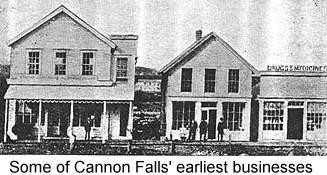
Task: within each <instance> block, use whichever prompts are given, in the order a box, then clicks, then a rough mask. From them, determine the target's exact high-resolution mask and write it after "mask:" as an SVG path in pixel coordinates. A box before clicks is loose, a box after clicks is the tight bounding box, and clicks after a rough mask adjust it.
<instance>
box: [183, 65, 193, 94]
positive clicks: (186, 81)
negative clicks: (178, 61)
mask: <svg viewBox="0 0 327 175" xmlns="http://www.w3.org/2000/svg"><path fill="white" fill-rule="evenodd" d="M181 91H182V92H191V91H192V69H191V68H183V69H182V77H181Z"/></svg>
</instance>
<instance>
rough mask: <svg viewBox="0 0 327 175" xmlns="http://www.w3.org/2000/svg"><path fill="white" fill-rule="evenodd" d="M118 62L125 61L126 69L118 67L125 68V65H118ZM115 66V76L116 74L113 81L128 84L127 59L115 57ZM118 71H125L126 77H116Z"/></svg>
mask: <svg viewBox="0 0 327 175" xmlns="http://www.w3.org/2000/svg"><path fill="white" fill-rule="evenodd" d="M119 60H126V68H121V67H119V66H122V67H125V65H119ZM115 61H116V64H115V68H116V69H115V74H116V78H115V81H116V82H128V72H129V71H128V62H129V58H128V57H125V56H120V57H116V59H115ZM118 71H125V74H126V76H118Z"/></svg>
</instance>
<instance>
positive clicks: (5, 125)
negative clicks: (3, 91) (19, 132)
mask: <svg viewBox="0 0 327 175" xmlns="http://www.w3.org/2000/svg"><path fill="white" fill-rule="evenodd" d="M7 123H8V100H7V99H6V101H5V124H4V127H3V128H4V136H3V141H4V142H5V143H6V142H7Z"/></svg>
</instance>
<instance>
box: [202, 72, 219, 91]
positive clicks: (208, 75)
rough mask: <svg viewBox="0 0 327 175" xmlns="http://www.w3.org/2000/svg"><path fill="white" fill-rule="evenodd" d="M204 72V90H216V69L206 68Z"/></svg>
mask: <svg viewBox="0 0 327 175" xmlns="http://www.w3.org/2000/svg"><path fill="white" fill-rule="evenodd" d="M204 74H205V75H204V92H215V87H216V69H205V72H204Z"/></svg>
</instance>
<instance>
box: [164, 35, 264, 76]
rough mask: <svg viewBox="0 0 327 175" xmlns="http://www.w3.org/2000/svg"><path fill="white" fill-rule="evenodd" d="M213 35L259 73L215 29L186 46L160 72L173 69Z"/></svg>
mask: <svg viewBox="0 0 327 175" xmlns="http://www.w3.org/2000/svg"><path fill="white" fill-rule="evenodd" d="M211 36H214V37H215V38H216V41H218V42H219V43H221V44H222V45H223V46H224V47H225V48H226V49H228V50H229V51H230V52H231V53H232V54H233V55H234V56H235V57H236V58H238V59H239V60H240V61H241V62H242V63H243V64H245V65H246V66H247V67H248V68H249V69H250V70H251V71H252V72H253V73H254V74H258V71H257V69H256V68H254V67H253V66H252V65H251V64H250V63H248V62H247V61H246V60H245V59H244V58H243V57H242V56H241V55H240V54H239V53H238V52H236V51H235V50H234V49H233V48H232V47H231V46H230V45H229V44H228V43H227V42H226V41H225V40H223V39H222V38H220V37H219V36H218V35H217V34H216V33H215V32H214V31H212V32H210V33H209V34H207V35H205V36H204V37H202V38H201V39H199V40H196V41H195V42H194V43H193V44H191V45H190V46H189V47H188V48H186V49H185V50H184V51H183V52H182V53H181V54H179V55H178V56H177V57H175V58H174V59H173V60H172V61H170V62H169V63H168V64H166V65H165V66H164V67H163V68H162V69H160V70H159V73H160V74H162V73H165V72H168V71H169V70H170V69H172V68H173V67H174V66H175V65H176V64H177V63H178V62H180V61H182V60H183V59H184V58H185V56H186V55H188V54H190V53H191V52H192V51H193V50H194V49H196V48H197V47H199V46H200V45H201V44H203V43H204V42H205V41H207V40H208V39H209V38H210V37H211Z"/></svg>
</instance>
